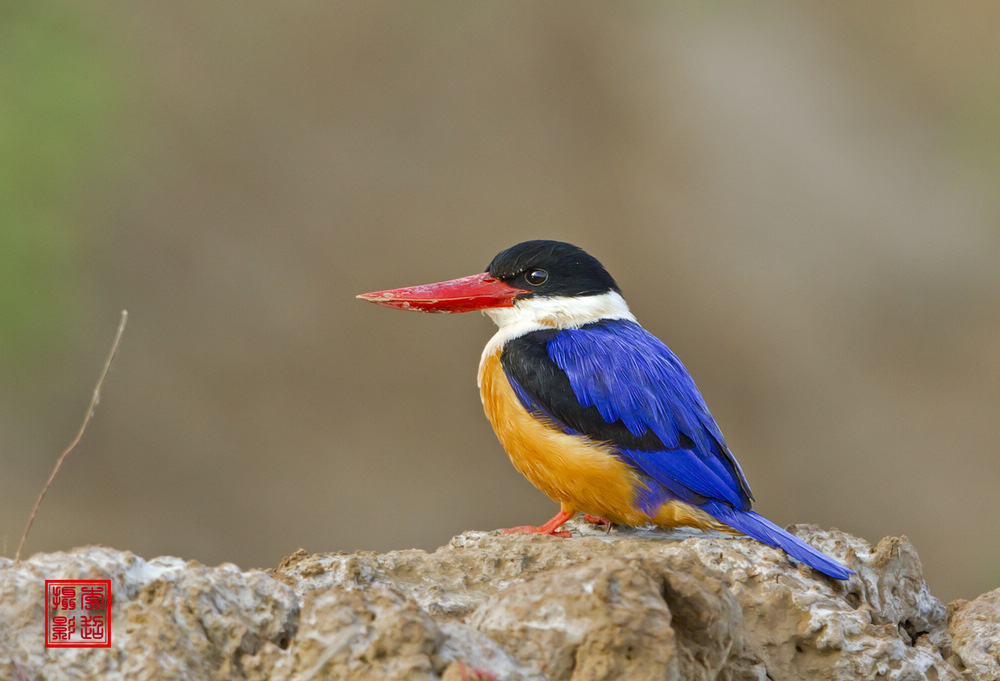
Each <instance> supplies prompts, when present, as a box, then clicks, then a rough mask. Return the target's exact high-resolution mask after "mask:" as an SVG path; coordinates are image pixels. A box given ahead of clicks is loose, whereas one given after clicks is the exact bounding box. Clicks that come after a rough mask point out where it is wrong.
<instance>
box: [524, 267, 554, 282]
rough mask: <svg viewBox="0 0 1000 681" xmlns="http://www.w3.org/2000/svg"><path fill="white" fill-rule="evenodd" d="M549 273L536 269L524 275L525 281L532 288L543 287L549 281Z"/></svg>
mask: <svg viewBox="0 0 1000 681" xmlns="http://www.w3.org/2000/svg"><path fill="white" fill-rule="evenodd" d="M548 278H549V273H548V272H546V271H545V270H539V269H534V270H530V271H529V272H528V273H527V274H525V275H524V280H525V281H527V282H528V283H529V284H531V285H532V286H541V285H542V284H544V283H545V282H546V280H548Z"/></svg>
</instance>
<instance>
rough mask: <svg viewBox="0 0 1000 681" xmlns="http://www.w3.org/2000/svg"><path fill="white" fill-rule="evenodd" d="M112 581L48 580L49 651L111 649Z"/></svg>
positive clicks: (46, 597)
mask: <svg viewBox="0 0 1000 681" xmlns="http://www.w3.org/2000/svg"><path fill="white" fill-rule="evenodd" d="M110 625H111V580H108V579H46V580H45V647H46V648H107V647H109V646H110V645H111V626H110Z"/></svg>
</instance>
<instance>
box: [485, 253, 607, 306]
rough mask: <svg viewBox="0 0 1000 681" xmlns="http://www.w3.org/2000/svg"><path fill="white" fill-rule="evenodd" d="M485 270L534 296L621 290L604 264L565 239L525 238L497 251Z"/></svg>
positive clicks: (526, 295) (582, 294)
mask: <svg viewBox="0 0 1000 681" xmlns="http://www.w3.org/2000/svg"><path fill="white" fill-rule="evenodd" d="M486 272H487V273H488V274H489V275H490V276H491V277H493V278H494V279H499V280H500V281H502V282H504V283H505V284H509V285H510V286H514V287H516V288H519V289H524V290H525V291H528V293H526V294H522V295H520V296H518V298H527V297H531V296H539V297H542V296H545V297H550V296H594V295H600V294H602V293H608V292H610V291H614V292H615V293H621V289H620V288H618V284H617V283H615V280H614V279H612V277H611V275H610V274H608V271H607V270H606V269H604V265H602V264H601V263H600V262H598V261H597V258H595V257H593V256H592V255H590V254H588V253H587V252H586V251H584V250H583V249H582V248H580V247H578V246H574V245H573V244H567V243H564V242H562V241H546V240H542V239H537V240H535V241H524V242H522V243H519V244H517V245H516V246H511V247H510V248H508V249H507V250H505V251H501V252H500V253H498V254H497V256H496V257H495V258H493V261H492V262H490V264H489V267H487V268H486Z"/></svg>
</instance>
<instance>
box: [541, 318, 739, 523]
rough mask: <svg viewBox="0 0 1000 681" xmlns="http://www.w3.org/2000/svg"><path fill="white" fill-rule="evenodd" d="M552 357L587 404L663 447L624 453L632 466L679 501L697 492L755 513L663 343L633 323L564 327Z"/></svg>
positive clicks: (708, 418) (551, 347)
mask: <svg viewBox="0 0 1000 681" xmlns="http://www.w3.org/2000/svg"><path fill="white" fill-rule="evenodd" d="M548 353H549V357H550V358H551V359H552V361H553V362H555V364H556V365H557V366H558V367H559V368H560V369H562V370H563V371H564V372H565V373H566V376H567V377H568V378H569V382H570V385H571V387H572V389H573V393H574V395H575V397H576V399H577V400H578V401H579V402H580V404H581V406H583V407H590V406H593V407H595V408H596V409H597V410H598V412H600V414H601V417H602V418H603V419H604V420H605V421H607V422H608V423H613V422H615V421H619V420H620V421H621V422H622V424H624V425H625V427H626V428H628V430H629V432H631V433H632V434H633V435H636V436H641V435H642V434H643V433H645V432H646V431H647V430H650V431H652V432H653V433H654V434H655V435H656V436H657V437H658V438H659V440H660V442H662V443H663V446H664V449H663V450H659V451H641V450H636V449H619V450H618V453H619V456H621V457H622V458H623V459H624V460H625V461H626V462H627V463H629V464H630V465H632V466H634V467H635V468H637V469H638V470H640V471H641V472H642V473H644V474H645V475H646V476H648V477H649V478H651V479H652V480H654V481H656V482H659V483H660V484H661V485H663V486H664V487H665V488H666V489H667V490H669V491H670V493H671V494H673V495H674V496H675V497H677V498H681V499H685V497H690V496H692V495H691V492H694V493H695V494H697V495H701V496H703V497H708V498H712V499H719V500H722V501H725V502H727V503H730V504H732V505H733V506H735V507H736V508H738V509H743V510H746V509H749V508H750V489H749V486H748V485H747V483H746V479H745V477H744V476H743V472H742V471H741V470H740V468H739V465H738V464H737V463H736V461H735V459H733V457H732V455H731V454H730V453H729V450H728V449H727V448H726V443H725V439H724V438H723V437H722V433H721V431H720V430H719V427H718V426H717V425H716V423H715V419H713V418H712V414H711V412H709V410H708V407H707V406H706V405H705V401H704V399H703V398H702V396H701V393H700V392H699V391H698V388H697V387H696V386H695V383H694V380H693V379H692V378H691V375H690V374H689V373H688V372H687V369H685V368H684V365H683V364H681V361H680V360H679V359H678V358H677V356H676V355H674V353H673V352H671V351H670V349H669V348H668V347H667V346H666V345H664V344H663V342H662V341H660V340H659V339H658V338H656V337H655V336H653V335H652V334H651V333H649V332H648V331H646V330H645V329H643V328H642V327H641V326H639V325H638V324H636V323H635V322H629V321H623V320H616V321H612V322H602V323H599V324H593V325H589V326H585V327H583V328H579V329H566V330H563V331H561V332H559V333H558V334H556V335H555V336H554V337H553V338H552V339H551V340H550V341H549V342H548ZM681 433H683V434H684V435H685V436H686V437H687V440H684V439H682V437H681ZM682 443H687V444H690V443H693V446H691V447H690V448H687V449H685V448H682V446H681V445H682Z"/></svg>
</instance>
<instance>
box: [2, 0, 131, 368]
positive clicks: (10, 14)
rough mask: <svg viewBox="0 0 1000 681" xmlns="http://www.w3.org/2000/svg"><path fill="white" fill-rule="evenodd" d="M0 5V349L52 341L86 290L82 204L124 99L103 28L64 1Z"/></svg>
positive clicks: (48, 348)
mask: <svg viewBox="0 0 1000 681" xmlns="http://www.w3.org/2000/svg"><path fill="white" fill-rule="evenodd" d="M2 15H3V16H2V17H0V357H2V358H4V361H5V363H6V364H8V366H11V367H16V366H17V365H18V361H17V360H20V359H23V358H24V357H26V356H28V355H37V354H38V353H43V354H44V353H49V352H55V351H58V350H59V349H60V348H63V347H65V346H66V341H67V340H68V339H69V338H70V337H71V336H72V334H71V333H70V334H69V335H67V331H68V330H69V329H71V328H73V326H74V319H77V317H76V315H77V314H78V313H79V312H81V311H82V308H84V307H85V305H84V303H85V302H86V300H87V297H88V296H87V292H86V286H85V278H84V277H83V275H82V271H83V267H82V261H83V260H84V259H85V258H86V252H87V250H88V249H89V248H91V247H94V241H93V237H94V236H95V235H94V234H92V233H91V230H90V229H88V227H89V225H87V223H86V220H85V218H84V217H83V216H81V212H85V211H82V210H81V209H82V207H83V206H85V205H86V203H87V192H88V191H89V190H91V189H93V188H94V187H95V186H96V185H97V184H98V183H99V182H101V181H102V177H101V176H102V175H103V174H104V171H105V170H106V169H107V163H106V158H107V156H108V147H109V144H108V143H109V140H110V139H111V136H112V134H113V132H114V129H115V126H116V118H117V116H116V112H117V111H119V110H120V106H119V103H120V102H121V101H122V98H121V93H120V92H119V84H120V82H121V79H120V78H118V77H116V74H115V66H116V65H115V64H114V62H113V60H112V58H111V57H110V55H111V54H112V52H111V51H110V50H109V49H108V48H109V46H108V40H109V37H110V36H109V35H107V33H108V31H104V30H102V27H101V26H100V25H96V24H94V23H93V21H92V20H93V13H92V12H88V11H85V10H84V9H83V8H82V7H77V6H76V5H72V4H57V3H51V4H50V3H17V5H16V6H14V5H7V7H6V9H4V10H3V12H2Z"/></svg>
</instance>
